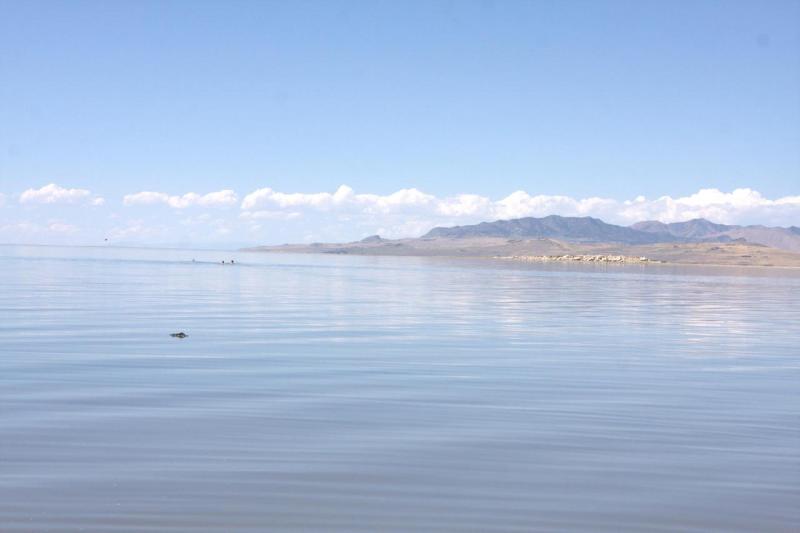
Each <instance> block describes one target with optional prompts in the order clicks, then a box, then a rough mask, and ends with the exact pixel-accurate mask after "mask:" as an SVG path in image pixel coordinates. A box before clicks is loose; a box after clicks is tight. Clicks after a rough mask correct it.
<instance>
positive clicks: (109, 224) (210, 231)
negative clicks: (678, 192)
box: [0, 183, 800, 245]
mask: <svg viewBox="0 0 800 533" xmlns="http://www.w3.org/2000/svg"><path fill="white" fill-rule="evenodd" d="M8 192H11V191H8ZM11 197H12V196H8V194H6V196H5V198H6V199H8V198H11ZM13 197H14V198H18V200H19V201H18V202H14V203H9V202H8V201H6V202H5V203H6V205H5V206H4V207H2V209H0V242H56V243H58V242H76V243H77V242H106V241H105V239H106V238H108V239H109V241H112V242H136V243H143V244H147V243H153V244H156V243H187V244H188V243H212V242H213V243H220V244H222V245H229V244H230V243H233V242H235V243H237V244H241V245H246V244H257V243H272V244H279V243H282V242H301V241H347V240H356V239H360V238H363V237H365V236H367V235H372V234H376V233H377V234H379V235H381V236H383V237H387V238H401V237H416V236H419V235H422V234H424V233H426V232H427V231H428V230H430V229H431V228H433V227H435V226H452V225H463V224H473V223H477V222H482V221H493V220H498V219H511V218H520V217H526V216H535V217H542V216H547V215H563V216H592V217H596V218H600V219H602V220H605V221H607V222H611V223H616V224H621V225H629V224H633V223H635V222H639V221H642V220H659V221H662V222H676V221H683V220H688V219H692V218H706V219H709V220H711V221H713V222H720V223H726V224H764V225H770V226H791V225H795V226H800V195H797V196H784V197H780V198H767V197H765V196H764V195H762V194H761V193H760V192H758V191H757V190H754V189H750V188H740V189H735V190H732V191H728V192H725V191H720V190H718V189H700V190H699V191H697V192H695V193H693V194H690V195H687V196H678V197H672V196H660V197H657V198H645V197H644V196H638V197H635V198H632V199H614V198H607V197H587V198H574V197H571V196H564V195H544V194H531V193H529V192H527V191H523V190H520V191H516V192H512V193H511V194H508V195H506V196H503V197H500V198H490V197H488V196H483V195H479V194H470V193H465V194H457V195H452V196H436V195H433V194H430V193H427V192H424V191H421V190H419V189H415V188H407V189H400V190H398V191H395V192H392V193H390V194H373V193H363V192H356V191H354V190H353V189H352V188H351V187H348V186H347V185H341V186H339V187H338V188H337V189H336V190H334V191H332V192H328V191H322V192H287V191H278V190H275V189H272V188H269V187H264V188H259V189H256V190H253V191H251V192H250V193H248V194H245V195H244V196H243V197H241V200H240V198H239V196H238V194H237V193H236V192H235V191H234V190H232V189H222V190H219V191H215V192H209V193H205V194H202V193H196V192H186V193H184V194H170V193H167V192H158V191H141V192H136V193H131V194H126V195H124V196H123V197H122V198H121V202H120V201H119V200H117V201H115V202H114V201H112V202H110V203H111V204H112V205H109V204H107V203H105V201H104V200H103V198H102V197H100V196H97V195H95V194H94V193H92V192H91V191H89V190H87V189H80V188H67V187H62V186H59V185H56V184H53V183H51V184H49V185H45V186H44V187H41V188H39V189H35V188H32V189H28V190H26V191H24V192H22V193H20V194H18V195H15V196H13ZM3 198H4V196H3V195H2V194H0V206H2V201H3ZM32 204H38V205H39V207H38V208H37V209H27V208H26V206H28V205H32ZM61 204H64V205H68V204H73V205H79V206H96V207H94V208H92V209H74V208H70V207H65V208H63V209H62V208H60V207H59V205H61ZM104 204H105V205H104ZM165 207H166V208H167V209H166V210H165V209H164V208H165Z"/></svg>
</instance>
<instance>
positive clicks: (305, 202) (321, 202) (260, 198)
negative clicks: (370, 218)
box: [242, 185, 436, 213]
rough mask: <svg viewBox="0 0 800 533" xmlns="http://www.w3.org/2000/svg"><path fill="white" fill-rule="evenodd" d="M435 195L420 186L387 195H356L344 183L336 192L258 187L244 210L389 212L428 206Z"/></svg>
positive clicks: (244, 201) (246, 197) (245, 198)
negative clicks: (292, 190)
mask: <svg viewBox="0 0 800 533" xmlns="http://www.w3.org/2000/svg"><path fill="white" fill-rule="evenodd" d="M435 200H436V198H435V197H434V196H431V195H430V194H425V193H423V192H421V191H419V190H417V189H400V190H399V191H397V192H394V193H392V194H389V195H386V196H380V195H377V194H356V193H355V192H354V191H353V189H351V188H350V187H348V186H347V185H341V186H340V187H339V188H338V189H336V192H334V193H329V192H317V193H299V192H295V193H284V192H278V191H274V190H272V189H270V188H269V187H267V188H264V189H258V190H255V191H253V192H251V193H250V194H248V195H247V196H245V197H244V200H242V209H245V210H251V209H254V208H257V207H261V206H272V207H279V208H287V207H293V208H296V207H310V208H315V209H323V210H329V209H343V208H352V207H355V208H357V209H358V208H360V209H362V210H364V211H367V212H376V213H387V212H390V211H392V210H397V209H400V208H403V207H410V206H422V205H429V204H431V203H432V202H434V201H435Z"/></svg>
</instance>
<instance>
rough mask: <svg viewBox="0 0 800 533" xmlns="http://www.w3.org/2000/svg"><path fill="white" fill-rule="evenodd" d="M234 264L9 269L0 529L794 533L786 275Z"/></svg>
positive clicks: (799, 465) (3, 259) (1, 315)
mask: <svg viewBox="0 0 800 533" xmlns="http://www.w3.org/2000/svg"><path fill="white" fill-rule="evenodd" d="M230 257H232V255H231V253H230V252H225V253H222V252H188V251H163V250H159V251H154V250H131V249H128V250H126V249H101V248H49V247H11V246H5V247H0V530H2V531H3V532H22V531H24V532H48V531H54V532H66V531H70V532H72V531H89V532H121V531H125V532H128V531H130V532H140V531H152V532H156V531H157V532H178V531H180V532H189V531H191V532H210V531H214V532H251V531H253V532H255V531H326V532H328V531H341V532H400V531H403V532H405V531H421V532H427V531H448V532H465V531H474V532H494V531H497V532H510V531H520V532H523V531H524V532H527V531H594V532H596V531H643V530H647V531H797V530H798V527H799V525H800V417H799V416H798V413H800V277H798V276H797V275H793V274H791V273H788V272H775V273H773V274H769V275H756V276H743V275H741V273H740V272H738V271H735V270H723V271H721V272H722V273H723V274H725V275H717V276H709V275H707V274H708V272H705V271H702V270H694V271H692V270H675V269H669V268H661V267H654V266H647V267H641V266H639V267H630V268H629V267H605V268H603V267H595V268H591V267H585V268H575V267H573V268H568V267H563V266H557V265H554V266H547V265H544V266H538V267H537V266H536V265H514V264H494V263H492V262H491V261H474V262H470V261H466V260H461V261H457V260H450V261H447V260H434V259H427V260H426V259H415V258H356V257H338V256H337V257H333V256H289V255H285V256H282V255H260V254H244V253H238V254H236V257H237V259H238V260H239V262H240V263H239V264H237V265H235V266H231V265H221V264H219V261H220V260H221V259H228V258H230ZM193 258H194V259H196V262H194V263H193V262H192V261H191V260H192V259H193ZM181 330H182V331H186V332H187V333H188V334H189V337H188V338H186V339H182V340H181V339H174V338H171V337H170V336H169V333H171V332H175V331H181Z"/></svg>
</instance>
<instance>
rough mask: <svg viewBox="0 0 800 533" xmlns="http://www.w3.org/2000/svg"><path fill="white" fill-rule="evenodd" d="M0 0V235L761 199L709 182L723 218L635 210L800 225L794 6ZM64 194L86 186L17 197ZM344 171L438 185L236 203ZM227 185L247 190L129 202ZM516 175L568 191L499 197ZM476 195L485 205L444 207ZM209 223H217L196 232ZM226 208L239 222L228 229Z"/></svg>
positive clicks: (166, 237) (234, 234)
mask: <svg viewBox="0 0 800 533" xmlns="http://www.w3.org/2000/svg"><path fill="white" fill-rule="evenodd" d="M0 7H1V8H2V17H0V194H2V195H3V196H2V197H1V198H0V201H1V202H2V204H3V205H2V207H0V241H9V240H18V239H22V238H23V236H22V235H23V233H24V232H20V231H19V228H21V227H23V225H25V224H27V226H25V227H28V228H39V229H38V230H36V231H34V232H33V233H31V234H30V235H28V236H27V237H24V238H25V239H28V240H34V241H46V242H51V241H53V242H94V240H96V239H97V238H99V237H100V236H101V234H104V233H111V232H113V231H114V230H115V229H116V230H117V234H119V235H122V234H123V233H122V231H123V229H125V228H130V227H133V226H137V227H140V228H147V227H150V226H148V224H150V225H151V226H152V224H153V223H154V222H153V221H155V222H157V224H158V225H159V227H160V230H159V232H157V233H158V236H156V233H154V232H150V233H149V234H147V232H146V231H145V230H142V233H141V234H139V235H138V236H134V234H135V232H129V233H128V234H125V235H126V237H125V238H129V239H133V240H136V239H139V240H141V241H153V242H203V241H215V240H217V241H220V242H222V241H225V240H228V241H230V242H233V241H237V242H248V243H249V242H260V241H268V242H275V241H283V240H299V239H306V240H307V239H312V238H333V239H337V238H341V239H347V238H357V237H359V236H361V235H363V234H365V233H371V232H374V231H378V230H384V232H385V233H387V234H390V235H393V236H402V235H412V234H415V233H419V232H421V231H423V230H424V228H425V226H426V225H431V224H438V223H446V222H464V221H467V220H473V219H475V220H477V219H479V218H482V217H491V216H500V215H520V214H521V215H524V214H542V213H545V212H550V211H553V212H560V213H562V214H593V215H602V216H604V217H605V218H609V219H613V220H615V221H618V222H628V221H629V218H630V216H633V215H630V216H626V215H623V214H621V211H623V210H624V209H625V208H624V206H625V205H626V204H625V202H626V201H627V202H634V201H635V199H636V198H637V197H639V196H644V197H645V198H646V201H647V202H648V204H647V205H648V206H649V205H650V202H653V203H657V200H658V199H659V198H662V197H669V198H670V199H671V200H672V201H677V202H678V204H679V205H683V204H680V199H681V198H684V199H685V198H695V196H696V194H697V193H698V191H701V190H708V189H711V190H717V191H719V192H720V194H723V195H726V194H727V195H732V194H733V192H734V191H735V190H737V189H738V190H745V189H746V190H750V192H751V193H755V194H757V195H758V196H757V199H756V201H755V204H754V205H755V208H752V209H751V207H753V206H752V205H751V206H750V207H748V208H747V209H744V210H742V206H741V202H742V201H743V200H742V198H745V197H746V196H747V194H745V193H741V192H740V193H738V194H739V196H738V197H737V198H738V200H736V201H734V199H733V196H727V197H725V196H714V194H713V193H711V194H706V195H705V196H701V198H705V199H716V200H713V201H712V200H709V201H712V204H709V205H711V206H712V207H713V209H712V210H711V211H703V210H702V209H700V207H698V205H697V201H695V200H689V201H688V202H689V203H688V205H689V206H690V207H691V209H688V210H687V209H684V210H683V211H681V210H680V209H679V210H677V211H676V210H675V208H674V206H673V207H672V208H670V209H671V210H669V209H666V208H664V205H666V204H664V202H662V204H661V209H660V210H659V208H658V205H656V207H653V208H652V209H651V208H648V210H644V211H641V213H640V214H641V215H642V216H653V217H655V218H661V219H669V218H674V217H677V216H682V215H683V214H684V213H686V214H688V215H691V214H698V213H699V214H709V215H716V218H718V219H723V220H722V221H728V222H763V223H780V224H784V225H788V224H790V223H795V224H800V220H798V219H797V217H798V214H800V207H792V206H793V205H794V204H793V203H792V202H787V201H783V203H778V204H774V202H780V201H781V199H786V198H790V199H791V198H795V197H797V196H798V195H800V2H798V1H789V2H780V1H767V2H755V1H752V2H744V1H742V2H735V1H726V2H705V1H698V2H689V1H685V2H681V1H674V2H647V1H635V2H634V1H631V2H599V1H597V2H588V1H586V2H584V1H572V2H569V1H565V2H535V1H532V2H511V1H503V2H499V1H497V2H492V1H480V2H467V1H452V2H433V1H426V2H409V1H402V2H400V1H395V2H334V1H327V2H322V1H319V2H288V1H285V2H266V1H260V2H222V1H218V2H197V1H193V2H179V1H171V2H140V1H137V2H36V1H30V2H22V1H14V2H11V1H4V0H0ZM48 184H54V185H55V186H56V187H58V188H60V189H63V190H65V191H69V190H75V191H88V193H89V194H88V195H83V196H81V195H80V194H78V196H80V198H78V197H76V196H75V195H72V196H70V195H69V194H68V193H64V194H61V195H59V194H55V196H53V195H50V196H47V193H46V192H45V193H42V195H40V196H38V197H36V196H31V195H28V196H27V197H26V198H28V201H25V202H22V201H21V199H22V195H23V193H24V192H25V191H27V190H29V189H30V190H34V191H38V190H40V189H41V188H42V187H44V186H47V185H48ZM343 184H346V185H347V186H348V187H350V188H352V189H353V190H354V191H355V192H354V193H353V194H354V195H355V196H354V197H353V198H355V197H356V196H358V195H373V196H376V197H382V198H383V197H385V198H390V197H391V195H392V194H393V193H396V191H399V190H405V189H414V190H417V191H418V192H420V194H424V195H426V196H425V197H417V198H416V200H415V199H414V198H413V195H412V196H407V195H406V200H408V201H409V202H410V204H406V203H403V202H402V201H399V200H398V202H400V204H402V208H400V209H395V208H394V207H392V208H387V207H386V205H391V206H394V205H396V204H395V203H392V202H393V201H390V202H389V204H386V202H384V204H383V207H381V208H380V209H377V208H376V207H375V205H373V204H369V202H368V200H366V199H364V198H361V199H360V200H353V199H349V200H348V199H346V198H344V197H343V196H340V197H339V198H340V200H342V201H340V202H339V203H336V202H335V201H333V200H330V202H331V205H324V206H323V205H322V204H320V203H319V202H318V203H317V204H314V203H313V202H312V201H310V200H309V202H310V203H308V202H306V203H303V202H302V201H300V200H297V201H293V202H294V203H291V202H290V203H289V204H287V203H286V201H284V200H280V201H278V200H275V198H274V197H270V196H269V195H267V196H264V195H262V197H263V198H266V200H264V202H266V204H264V202H262V204H264V205H256V204H252V203H251V204H252V208H251V209H245V208H244V207H243V206H242V202H243V201H244V199H245V198H246V197H247V195H249V194H251V193H253V192H254V191H257V190H259V189H264V188H269V189H270V190H272V191H273V192H276V191H277V192H278V193H281V194H283V193H286V194H291V193H304V194H306V195H314V194H324V193H327V194H329V195H333V193H334V192H335V191H337V189H338V188H339V187H340V186H341V185H343ZM48 190H49V191H51V192H52V191H56V189H48ZM226 190H230V191H233V193H234V195H235V198H236V202H235V203H234V202H233V201H232V198H233V197H231V196H228V197H225V195H221V196H217V197H214V198H217V199H223V200H224V201H222V202H221V203H219V204H218V205H217V204H214V203H213V202H211V201H210V200H209V201H206V202H204V203H203V205H199V204H197V203H196V202H195V203H194V204H193V203H192V202H191V201H189V202H188V203H186V202H184V204H185V205H183V206H178V204H180V202H172V203H171V204H170V202H169V200H163V201H162V200H159V199H158V198H156V197H150V200H149V201H147V202H138V201H136V200H133V201H128V202H127V205H126V202H125V201H124V200H123V198H124V197H125V196H126V195H135V194H137V193H140V192H142V191H148V192H155V193H163V194H165V195H166V196H167V197H169V196H178V197H182V196H183V195H185V194H187V193H196V194H197V195H199V196H201V197H202V196H203V195H205V194H208V193H216V192H219V191H226ZM516 191H524V192H525V193H526V194H528V195H529V196H530V197H531V198H539V197H541V198H545V199H547V198H551V200H541V201H540V202H538V203H536V206H535V208H533V207H531V206H530V205H528V204H530V202H528V204H526V205H528V210H527V211H526V210H525V209H522V210H508V209H504V208H499V207H497V206H496V205H495V204H497V202H501V201H503V200H504V199H506V198H508V197H509V195H511V194H512V193H515V192H516ZM459 195H475V196H476V197H478V198H483V199H485V200H486V201H488V202H490V207H486V206H484V208H483V209H481V208H473V209H472V210H470V209H466V208H464V209H461V211H457V214H453V213H454V211H452V209H451V208H450V207H448V206H450V205H451V204H453V203H454V202H455V201H450V200H448V199H453V198H461V196H459ZM428 196H430V197H432V198H434V199H435V200H425V199H424V198H426V197H428ZM98 197H101V198H102V199H103V201H102V202H100V201H96V198H98ZM552 197H567V198H569V199H570V200H571V201H574V202H580V201H582V200H586V199H591V198H602V199H604V200H607V201H609V202H612V201H613V202H615V203H607V204H603V205H605V207H604V208H603V209H599V208H596V207H594V208H593V207H586V208H580V204H569V202H567V203H564V201H553V200H552ZM32 198H33V200H32ZM35 198H38V200H37V199H35ZM140 198H141V197H140ZM225 198H227V200H225ZM309 198H310V196H309ZM320 198H321V197H320ZM470 198H471V197H470ZM749 198H750V199H751V200H752V198H753V197H752V195H751V196H750V197H749ZM65 199H67V200H66V201H65ZM395 199H396V200H397V197H396V198H395ZM45 200H46V201H45ZM51 200H52V201H51ZM475 201H476V202H483V200H480V201H479V200H475ZM748 201H749V200H748ZM298 202H300V203H299V204H298ZM442 202H444V204H442ZM714 202H716V203H714ZM736 202H739V203H738V204H736ZM770 202H772V204H771V203H770ZM92 203H94V204H97V205H92ZM324 203H325V202H324V201H323V204H324ZM373 203H374V202H373ZM685 203H686V202H684V204H685ZM345 204H346V206H345ZM455 204H456V205H462V204H463V202H462V201H460V200H459V201H457V202H455ZM734 204H736V205H734ZM442 205H444V207H442ZM587 205H588V204H587ZM598 205H599V204H598ZM725 205H728V206H729V207H728V208H725V207H724V206H725ZM748 205H750V204H748ZM776 205H777V206H778V207H775V206H776ZM787 205H789V207H786V206H787ZM176 206H177V207H176ZM298 206H299V207H302V209H299V208H298ZM410 206H413V209H411V207H410ZM421 206H422V207H421ZM425 206H427V207H425ZM565 206H567V207H565ZM569 206H571V207H569ZM576 206H577V207H576ZM720 206H722V207H720ZM730 206H733V207H730ZM737 206H738V207H737ZM462 207H463V205H462ZM473 207H475V206H473ZM705 208H708V205H705V204H704V206H703V209H705ZM387 209H388V210H389V211H392V209H395V210H394V211H392V213H391V214H392V216H391V217H389V216H387V213H386V211H387ZM665 209H666V210H665ZM720 209H722V211H720ZM725 209H727V210H725ZM256 210H260V211H265V212H268V213H269V214H267V215H263V216H262V218H260V219H258V220H259V221H260V222H259V224H258V225H259V226H260V227H259V229H258V230H255V231H253V230H252V228H253V227H254V226H255V225H256V224H254V223H253V222H252V218H251V219H250V220H247V215H244V216H243V213H244V212H250V213H253V212H255V211H256ZM448 213H449V214H448ZM636 214H637V215H638V214H639V213H638V212H637V213H636ZM192 217H194V218H198V217H200V218H205V219H207V220H206V222H202V221H197V223H196V224H195V225H194V226H192V227H193V228H195V229H194V230H191V231H190V230H187V229H186V228H187V227H188V226H191V224H188V223H182V222H181V221H185V220H186V219H187V218H192ZM212 220H213V221H215V222H214V223H215V224H217V226H216V227H217V228H219V227H223V226H224V227H225V228H227V231H223V232H221V233H219V234H218V235H216V236H214V235H212V233H211V230H212V229H213V227H212V226H211V225H209V224H211V222H209V221H212ZM54 224H55V225H57V226H58V225H60V226H58V227H70V228H71V230H70V231H69V232H61V233H59V232H55V233H53V232H49V230H47V228H49V227H50V226H52V225H54ZM247 224H249V225H247ZM245 225H247V227H246V228H245ZM2 228H5V230H3V229H2ZM15 228H16V229H15ZM120 228H122V229H120ZM3 231H5V233H3ZM192 232H194V233H192ZM50 233H52V235H51V234H50ZM148 235H149V236H148ZM122 240H124V239H122Z"/></svg>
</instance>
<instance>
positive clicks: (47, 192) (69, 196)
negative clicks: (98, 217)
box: [19, 183, 105, 205]
mask: <svg viewBox="0 0 800 533" xmlns="http://www.w3.org/2000/svg"><path fill="white" fill-rule="evenodd" d="M19 203H21V204H77V203H88V204H90V205H103V203H105V200H104V199H103V198H101V197H99V196H92V191H89V190H87V189H66V188H64V187H60V186H58V185H56V184H55V183H50V184H49V185H45V186H44V187H41V188H39V189H28V190H26V191H24V192H23V193H22V194H21V195H20V196H19Z"/></svg>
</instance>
